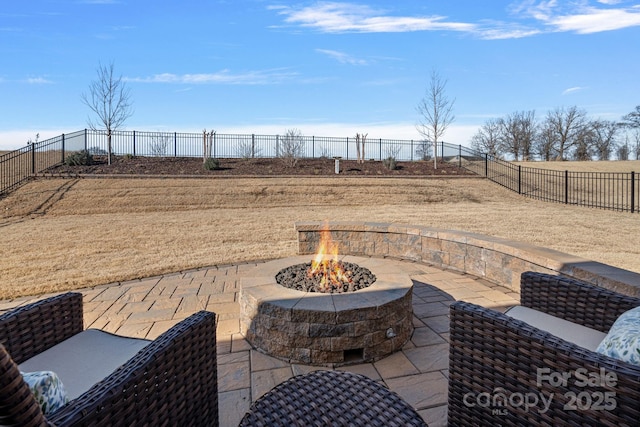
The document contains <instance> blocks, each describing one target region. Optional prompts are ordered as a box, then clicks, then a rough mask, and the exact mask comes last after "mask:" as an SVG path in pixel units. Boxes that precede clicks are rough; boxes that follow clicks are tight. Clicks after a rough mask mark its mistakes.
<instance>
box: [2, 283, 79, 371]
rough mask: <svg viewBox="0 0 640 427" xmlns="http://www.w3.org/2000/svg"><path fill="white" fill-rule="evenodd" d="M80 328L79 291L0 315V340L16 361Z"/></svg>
mask: <svg viewBox="0 0 640 427" xmlns="http://www.w3.org/2000/svg"><path fill="white" fill-rule="evenodd" d="M82 330H83V321H82V294H80V293H71V292H69V293H66V294H62V295H57V296H54V297H51V298H46V299H43V300H40V301H36V302H34V303H31V304H27V305H25V306H22V307H18V308H16V309H15V310H11V311H9V312H6V313H4V314H2V315H0V343H2V344H3V345H4V346H5V347H6V348H7V351H8V352H9V354H10V355H11V358H12V359H13V360H14V361H15V362H16V363H17V364H20V363H22V362H24V361H25V360H27V359H29V358H31V357H33V356H35V355H36V354H39V353H42V352H43V351H45V350H47V349H49V348H51V347H53V346H54V345H56V344H58V343H60V342H62V341H64V340H66V339H67V338H69V337H71V336H73V335H75V334H77V333H79V332H82Z"/></svg>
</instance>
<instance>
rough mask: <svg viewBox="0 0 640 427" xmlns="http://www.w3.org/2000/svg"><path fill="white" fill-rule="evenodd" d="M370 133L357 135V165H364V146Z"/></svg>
mask: <svg viewBox="0 0 640 427" xmlns="http://www.w3.org/2000/svg"><path fill="white" fill-rule="evenodd" d="M367 135H369V134H368V133H363V134H360V133H356V153H357V155H358V160H357V163H364V144H365V142H366V141H367Z"/></svg>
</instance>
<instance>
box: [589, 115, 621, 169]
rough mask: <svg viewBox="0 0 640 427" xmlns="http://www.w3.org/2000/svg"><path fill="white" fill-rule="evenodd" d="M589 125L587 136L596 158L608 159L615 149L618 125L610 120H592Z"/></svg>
mask: <svg viewBox="0 0 640 427" xmlns="http://www.w3.org/2000/svg"><path fill="white" fill-rule="evenodd" d="M589 125H590V126H589V128H590V132H589V137H590V139H591V146H592V147H593V150H594V152H595V155H596V156H598V160H609V158H611V154H613V152H614V151H615V149H616V145H617V144H616V136H617V134H618V130H619V129H620V126H619V125H618V124H617V123H616V122H613V121H610V120H592V121H591V122H590V123H589ZM627 148H628V147H627Z"/></svg>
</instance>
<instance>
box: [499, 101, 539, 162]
mask: <svg viewBox="0 0 640 427" xmlns="http://www.w3.org/2000/svg"><path fill="white" fill-rule="evenodd" d="M498 125H499V128H500V142H501V145H502V148H503V149H504V151H505V152H507V153H509V154H512V155H513V157H514V158H515V160H516V161H517V160H518V159H519V158H520V155H521V154H522V160H531V153H532V151H533V142H534V138H535V129H536V125H535V112H534V111H518V112H515V113H512V114H509V115H508V116H507V117H505V118H504V119H499V120H498Z"/></svg>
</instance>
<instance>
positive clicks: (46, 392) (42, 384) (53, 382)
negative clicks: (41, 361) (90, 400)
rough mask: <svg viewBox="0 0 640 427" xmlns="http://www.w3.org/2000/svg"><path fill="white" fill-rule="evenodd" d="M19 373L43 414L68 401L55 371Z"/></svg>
mask: <svg viewBox="0 0 640 427" xmlns="http://www.w3.org/2000/svg"><path fill="white" fill-rule="evenodd" d="M21 374H22V379H23V380H24V382H26V383H27V385H28V386H29V388H30V389H31V392H32V393H33V396H34V397H35V398H36V401H37V402H38V403H39V404H40V408H42V412H43V413H44V414H45V415H47V414H50V413H52V412H53V411H55V410H56V409H58V408H60V407H62V406H64V404H65V403H67V402H68V401H69V397H68V396H67V392H66V391H65V389H64V385H63V384H62V381H60V378H58V376H57V375H56V373H55V372H51V371H39V372H21Z"/></svg>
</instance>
